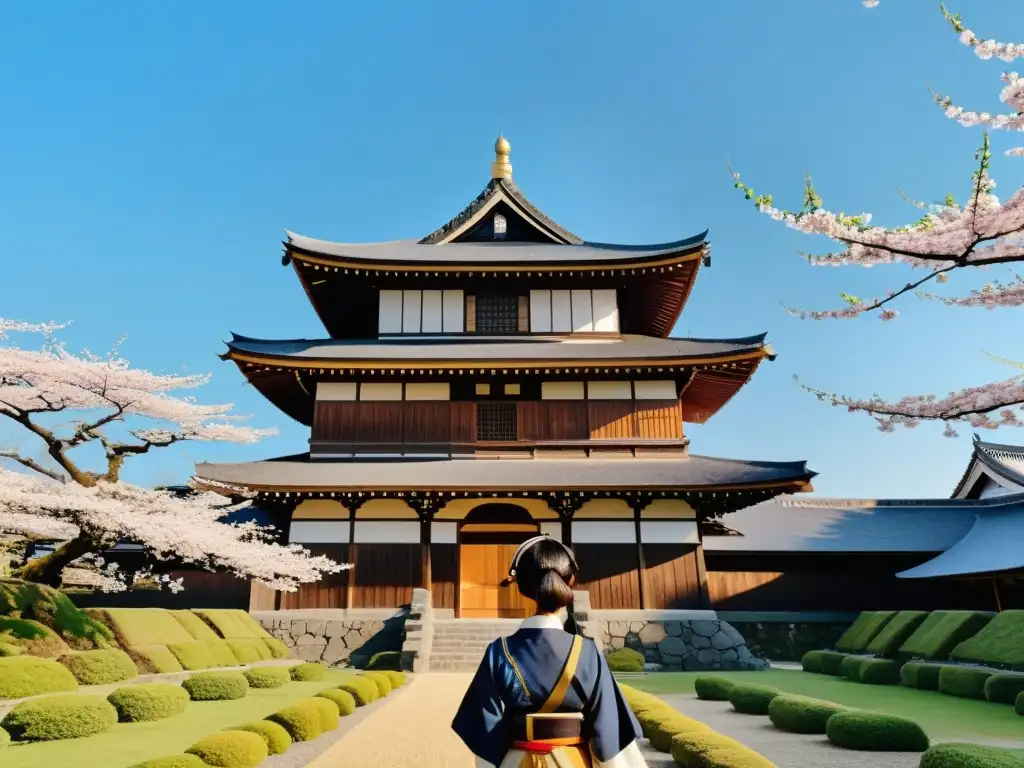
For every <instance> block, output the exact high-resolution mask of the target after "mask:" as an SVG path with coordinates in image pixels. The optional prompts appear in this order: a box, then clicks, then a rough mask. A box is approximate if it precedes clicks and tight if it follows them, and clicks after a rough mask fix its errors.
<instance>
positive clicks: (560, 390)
mask: <svg viewBox="0 0 1024 768" xmlns="http://www.w3.org/2000/svg"><path fill="white" fill-rule="evenodd" d="M540 399H541V400H583V382H582V381H543V382H541V385H540Z"/></svg>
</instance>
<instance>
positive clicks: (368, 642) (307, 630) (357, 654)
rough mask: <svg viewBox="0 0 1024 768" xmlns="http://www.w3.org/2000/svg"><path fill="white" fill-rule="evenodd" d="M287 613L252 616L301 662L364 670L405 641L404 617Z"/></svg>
mask: <svg viewBox="0 0 1024 768" xmlns="http://www.w3.org/2000/svg"><path fill="white" fill-rule="evenodd" d="M289 613H293V612H286V611H275V612H266V613H257V614H254V615H253V616H254V618H256V619H257V620H259V622H260V624H262V625H263V628H264V629H266V630H267V632H269V633H270V634H272V635H273V636H274V637H276V638H278V639H279V640H281V641H282V642H284V644H285V645H287V646H288V648H289V650H290V653H291V657H292V658H295V659H302V660H303V661H322V662H324V663H325V664H327V665H329V666H355V667H364V666H366V664H367V662H369V660H370V657H371V656H373V654H375V653H380V652H381V651H400V650H401V649H402V641H403V638H404V625H405V616H404V615H396V616H391V617H388V618H385V617H368V618H350V617H345V616H344V612H343V611H338V612H337V613H338V614H340V616H339V617H338V618H331V617H330V616H329V614H331V613H332V612H331V611H313V612H299V611H296V612H294V613H295V614H300V613H311V614H317V613H319V614H327V615H324V616H322V617H320V616H289V615H288V614H289Z"/></svg>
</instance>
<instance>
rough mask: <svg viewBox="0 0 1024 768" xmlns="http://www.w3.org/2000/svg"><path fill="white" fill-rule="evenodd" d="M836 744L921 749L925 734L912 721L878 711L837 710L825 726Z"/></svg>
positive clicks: (925, 743) (878, 749) (925, 746)
mask: <svg viewBox="0 0 1024 768" xmlns="http://www.w3.org/2000/svg"><path fill="white" fill-rule="evenodd" d="M825 734H826V735H827V736H828V740H829V741H831V742H832V743H833V744H835V745H836V746H837V747H844V748H845V749H858V750H864V751H870V752H924V751H925V750H926V749H928V736H927V735H926V734H925V732H924V731H923V730H922V729H921V726H919V725H918V724H917V723H915V722H914V721H913V720H908V719H907V718H905V717H896V716H895V715H883V714H880V713H878V712H860V711H856V710H847V711H845V712H837V713H835V714H834V715H832V716H831V717H830V718H829V719H828V723H827V724H826V725H825Z"/></svg>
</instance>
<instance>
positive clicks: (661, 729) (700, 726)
mask: <svg viewBox="0 0 1024 768" xmlns="http://www.w3.org/2000/svg"><path fill="white" fill-rule="evenodd" d="M642 722H643V723H644V726H643V727H644V731H645V732H646V733H647V738H648V740H649V741H650V742H651V746H652V747H654V748H655V749H656V750H658V751H659V752H670V751H671V750H672V741H673V739H675V738H676V737H677V736H679V735H680V734H684V733H711V729H710V728H708V727H707V726H706V725H704V723H702V722H700V721H698V720H694V719H693V718H690V717H686V716H685V715H683V714H682V713H681V712H677V711H676V710H674V709H672V708H671V707H668V706H665V705H664V703H663V704H662V708H661V709H653V710H649V711H648V712H647V713H646V714H645V715H644V716H643V720H642Z"/></svg>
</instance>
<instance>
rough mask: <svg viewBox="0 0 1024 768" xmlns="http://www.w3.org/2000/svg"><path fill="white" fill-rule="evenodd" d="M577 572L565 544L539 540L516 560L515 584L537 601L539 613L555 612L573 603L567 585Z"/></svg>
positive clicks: (570, 589)
mask: <svg viewBox="0 0 1024 768" xmlns="http://www.w3.org/2000/svg"><path fill="white" fill-rule="evenodd" d="M575 575H576V573H575V571H574V569H573V566H572V560H571V559H570V557H569V553H568V552H566V550H565V547H563V546H562V545H561V544H559V543H558V542H557V541H553V540H550V539H548V540H544V541H538V542H537V543H536V544H534V545H533V546H532V547H530V548H529V549H528V550H526V551H525V552H524V553H523V555H522V558H521V559H520V560H519V566H518V568H516V585H517V586H518V587H519V591H520V592H522V593H523V595H525V596H526V597H528V598H530V599H531V600H534V601H536V603H537V610H538V611H540V612H541V613H554V612H555V611H557V610H559V609H560V608H564V607H565V606H567V605H569V604H570V603H571V602H572V588H571V587H570V586H569V584H570V582H571V581H572V579H573V577H574V576H575Z"/></svg>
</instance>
